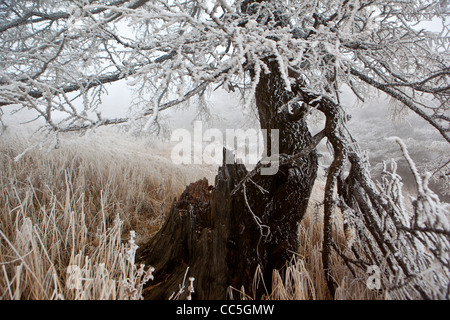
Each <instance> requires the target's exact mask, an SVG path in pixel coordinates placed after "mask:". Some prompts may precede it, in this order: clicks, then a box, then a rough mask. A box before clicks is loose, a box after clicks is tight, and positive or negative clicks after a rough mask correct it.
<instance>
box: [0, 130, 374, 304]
mask: <svg viewBox="0 0 450 320" xmlns="http://www.w3.org/2000/svg"><path fill="white" fill-rule="evenodd" d="M29 144H30V141H27V140H26V139H24V138H23V137H21V136H2V139H1V140H0V212H1V214H0V299H134V298H139V297H140V289H141V285H142V283H143V282H144V281H146V280H150V279H151V270H150V269H148V268H149V266H146V267H145V268H144V269H141V267H140V266H137V265H135V264H134V250H135V245H139V244H141V243H143V242H144V241H146V240H147V239H148V238H149V237H151V236H152V235H153V234H154V233H155V232H156V231H157V230H158V229H159V227H160V226H161V225H162V223H163V221H164V214H165V213H167V211H168V209H169V208H170V205H171V204H172V201H173V199H174V197H177V196H179V195H180V194H181V192H182V191H183V190H184V188H185V186H186V185H187V184H188V183H190V182H192V181H195V180H197V179H199V178H202V177H204V176H206V177H207V178H208V179H210V183H213V181H214V180H213V178H214V175H215V169H214V168H211V167H199V166H184V167H183V166H175V165H174V164H172V163H171V161H170V152H169V149H168V148H167V147H165V146H164V145H162V144H160V143H156V142H153V143H148V142H145V140H143V139H133V138H129V137H128V138H124V137H123V136H119V135H117V134H114V133H111V132H103V133H99V134H91V135H86V136H84V137H72V138H71V139H70V140H68V141H64V143H62V145H61V148H60V149H57V150H52V151H51V152H49V153H48V152H46V150H45V149H43V150H41V149H39V148H36V149H33V150H32V151H30V152H28V153H27V154H25V155H24V156H23V157H22V158H21V159H20V160H19V161H16V162H15V161H14V158H15V157H16V156H17V155H19V154H20V153H21V152H22V151H23V150H24V149H25V148H26V146H28V145H29ZM322 188H323V186H322V185H321V183H320V182H319V183H318V184H317V185H316V188H315V191H314V193H313V196H312V201H311V210H310V211H309V212H308V214H307V215H306V217H305V219H304V220H303V221H302V223H301V232H300V237H301V246H300V248H299V252H298V255H297V256H296V258H295V260H293V261H292V263H291V264H290V265H289V266H288V269H287V271H286V272H285V274H284V275H283V277H282V276H281V275H280V274H278V273H276V274H275V275H274V288H275V289H274V291H273V292H272V293H271V294H270V298H272V299H326V298H328V293H327V292H328V291H327V286H326V283H325V280H324V276H323V269H322V263H321V239H322V225H321V213H320V212H316V210H315V209H314V205H313V204H314V203H315V201H320V198H321V195H322V192H321V190H322ZM336 223H337V224H339V225H341V224H342V221H341V220H340V218H339V216H338V217H337V218H336ZM336 229H338V230H342V228H336ZM336 236H337V238H338V239H341V244H342V245H343V246H345V243H346V241H347V240H346V239H345V236H344V235H343V234H338V235H336ZM333 266H334V274H335V275H336V277H337V279H336V282H337V283H339V284H340V287H339V288H338V289H337V293H336V298H342V299H373V298H376V295H375V294H374V293H373V292H372V291H370V290H369V289H367V288H366V286H365V275H364V274H361V277H360V279H355V278H354V277H353V276H352V275H351V274H350V272H349V271H348V269H347V268H346V267H345V265H344V264H343V262H342V260H339V259H337V257H334V260H333ZM77 272H78V273H77ZM85 279H87V280H85ZM77 281H78V282H77Z"/></svg>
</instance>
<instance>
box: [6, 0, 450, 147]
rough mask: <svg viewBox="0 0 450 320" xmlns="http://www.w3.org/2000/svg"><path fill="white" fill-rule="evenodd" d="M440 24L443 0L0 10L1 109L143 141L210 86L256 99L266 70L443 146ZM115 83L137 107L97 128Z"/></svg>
mask: <svg viewBox="0 0 450 320" xmlns="http://www.w3.org/2000/svg"><path fill="white" fill-rule="evenodd" d="M446 15H448V5H447V2H446V1H443V0H440V1H438V0H434V1H430V0H427V1H425V0H404V1H390V0H339V1H336V0H315V1H309V0H308V1H300V0H284V1H255V0H250V1H249V0H245V1H243V0H240V1H232V0H220V1H214V0H195V1H194V0H190V1H178V0H152V1H148V0H92V1H84V0H74V1H59V0H58V1H56V0H42V1H13V0H10V1H3V2H2V3H0V17H1V19H0V21H2V22H1V23H0V42H1V43H2V46H1V49H0V55H1V59H0V89H1V90H0V105H2V106H3V105H8V104H17V108H21V107H27V108H31V109H34V110H36V112H37V116H38V117H39V118H42V119H44V120H45V121H46V123H47V129H49V130H50V131H49V132H52V133H54V134H55V133H60V132H66V131H74V130H75V131H77V130H83V129H87V128H92V127H97V126H102V125H111V124H123V123H131V122H133V123H136V120H141V121H137V123H142V126H143V127H144V128H145V129H149V128H150V127H151V126H155V125H157V121H158V111H162V110H164V109H167V108H170V107H172V106H175V105H178V104H180V103H183V102H185V101H187V100H188V99H190V98H191V97H193V96H195V95H199V94H200V95H201V94H203V93H205V89H206V88H207V87H208V86H209V85H214V87H217V86H220V85H222V86H224V88H225V89H226V90H230V89H232V90H234V89H235V88H240V89H243V88H247V89H248V90H246V94H248V95H250V96H251V95H253V93H254V90H255V88H256V84H257V83H258V81H259V76H260V75H261V74H262V73H267V72H269V69H268V67H267V66H266V62H267V60H266V59H267V58H270V59H275V60H276V62H277V63H278V65H279V69H280V72H281V75H282V78H283V82H284V84H283V86H284V87H285V89H286V90H288V91H289V90H290V89H291V86H292V85H293V84H294V83H295V82H300V83H301V85H302V86H303V88H304V90H305V91H306V92H312V93H314V94H315V95H319V96H324V97H327V98H329V99H331V100H332V101H335V102H337V103H338V102H339V92H340V91H339V90H340V88H341V86H342V85H343V84H346V85H348V86H349V87H350V88H351V89H352V90H353V91H354V93H355V94H356V95H357V96H358V97H359V98H361V99H363V98H364V95H365V93H366V88H367V87H375V88H376V89H378V90H381V91H384V92H386V93H387V94H389V95H390V96H392V97H393V98H394V99H396V100H398V101H400V102H401V103H402V104H404V105H406V106H407V107H409V108H410V109H412V110H413V111H414V112H416V113H418V114H419V115H420V116H422V117H424V118H425V119H426V120H427V121H428V122H429V123H430V124H431V125H432V126H434V127H435V128H436V129H437V130H439V132H441V134H442V135H443V136H444V137H445V138H446V139H447V140H449V138H448V131H446V128H447V127H448V116H446V114H445V112H446V111H447V109H448V104H447V102H448V73H449V70H448V65H449V52H450V51H449V50H448V35H449V34H448V19H447V18H445V17H446ZM424 20H425V21H431V20H433V21H435V22H436V21H437V22H436V23H441V24H442V27H441V31H440V32H431V31H426V30H422V29H420V28H419V27H418V26H416V25H417V24H418V23H419V22H420V21H424ZM250 70H253V71H254V72H253V73H254V74H253V76H249V75H250V74H249V71H250ZM122 79H126V80H127V81H128V84H129V85H132V86H134V88H135V90H136V92H137V93H138V94H139V95H140V98H139V99H136V101H137V102H136V105H135V106H133V112H132V113H130V114H131V115H130V116H128V117H124V118H115V119H105V118H103V117H102V115H101V112H100V109H99V106H100V104H101V102H102V95H103V94H105V92H106V89H105V85H106V84H108V83H113V82H116V81H119V80H122ZM249 101H251V99H249ZM127 107H128V106H124V108H127ZM55 115H56V116H55ZM55 141H56V140H55ZM55 143H56V142H55Z"/></svg>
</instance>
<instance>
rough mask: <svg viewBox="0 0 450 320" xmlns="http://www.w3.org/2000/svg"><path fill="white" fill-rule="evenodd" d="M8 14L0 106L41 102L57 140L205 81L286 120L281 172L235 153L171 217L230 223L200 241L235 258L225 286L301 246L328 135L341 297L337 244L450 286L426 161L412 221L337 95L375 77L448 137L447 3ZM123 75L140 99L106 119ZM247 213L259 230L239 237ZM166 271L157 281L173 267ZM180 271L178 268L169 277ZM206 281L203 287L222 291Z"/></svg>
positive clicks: (67, 8) (1, 8)
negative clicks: (107, 97) (345, 236)
mask: <svg viewBox="0 0 450 320" xmlns="http://www.w3.org/2000/svg"><path fill="white" fill-rule="evenodd" d="M0 16H1V20H2V21H3V22H2V23H1V25H0V39H1V40H0V41H1V43H2V48H1V49H0V50H1V60H0V64H1V71H0V88H1V90H0V106H6V105H17V108H32V109H34V110H36V111H37V112H38V114H39V117H41V118H43V119H45V121H46V127H45V128H44V129H45V130H47V131H46V132H47V134H48V137H49V138H51V139H54V141H55V143H57V141H58V136H59V135H60V134H63V133H65V132H72V131H83V130H87V129H91V128H97V127H101V126H107V125H118V124H126V123H130V122H138V123H142V126H143V128H145V129H146V128H151V127H152V126H153V125H155V124H156V123H157V121H158V115H159V112H161V111H163V110H166V109H169V108H171V107H174V106H176V105H179V104H182V103H184V102H186V101H188V100H189V99H191V98H193V97H195V96H200V97H201V96H203V95H204V94H205V93H206V92H207V89H208V88H216V87H223V88H225V89H226V90H236V89H240V90H243V89H245V94H246V95H247V96H248V97H251V98H254V100H251V99H247V101H254V103H255V106H256V109H257V111H258V116H259V122H260V125H261V128H262V129H269V132H270V129H279V130H280V141H279V153H280V156H281V160H280V166H279V172H278V173H277V174H276V175H274V176H263V175H261V174H260V170H261V168H263V167H264V164H262V163H259V164H258V165H257V166H256V168H255V169H254V170H253V171H251V172H247V171H246V170H245V169H244V168H242V167H241V166H239V165H237V164H236V165H233V166H231V167H230V166H229V165H224V166H223V167H222V169H221V170H222V173H220V172H219V175H218V177H217V179H216V186H215V189H214V190H213V191H212V192H211V191H210V190H206V189H205V186H204V185H203V184H202V183H201V182H199V183H198V184H195V185H193V186H192V187H191V189H189V188H188V189H187V190H186V192H185V194H184V196H182V198H181V199H180V201H181V200H183V201H184V202H182V201H181V202H178V203H176V204H174V207H173V209H172V214H171V215H170V216H169V218H168V221H167V223H166V226H165V228H166V227H167V228H169V229H170V228H172V227H173V228H172V229H171V230H172V231H173V232H177V234H178V236H179V237H180V238H179V240H180V241H182V242H183V243H186V241H188V242H189V241H191V240H193V239H195V241H200V240H199V239H198V238H194V237H193V232H196V231H198V233H200V234H202V235H204V232H212V234H213V235H220V237H219V238H220V239H219V238H217V239H219V240H217V242H214V244H215V245H218V246H221V247H220V248H221V249H220V250H213V247H212V245H211V242H208V241H209V240H205V239H203V240H202V241H204V242H203V243H202V244H201V245H200V247H201V248H203V249H204V250H203V251H201V250H200V252H201V253H202V254H204V257H205V256H207V255H206V254H213V255H214V256H213V257H212V258H211V259H215V261H216V262H215V263H216V266H217V264H218V263H219V262H217V261H219V259H221V260H220V261H221V262H227V263H222V264H221V269H220V271H224V270H225V269H226V271H227V272H226V274H225V275H223V276H224V277H226V278H223V279H221V280H220V281H222V282H221V283H222V285H228V284H233V285H239V282H240V283H241V284H242V285H243V286H244V287H245V288H246V289H247V290H252V289H251V272H254V270H255V268H256V267H257V266H259V267H260V268H261V269H262V270H263V272H264V274H265V275H266V277H267V278H268V279H269V278H270V273H271V271H272V269H273V268H281V267H282V265H283V263H284V261H285V260H286V259H288V258H289V255H290V252H291V251H292V250H295V248H296V246H297V245H298V242H297V241H298V240H296V234H297V231H296V228H297V224H298V223H299V221H300V220H301V219H302V217H303V215H304V213H305V211H306V207H307V203H308V198H309V195H310V193H311V190H312V186H313V183H314V181H315V179H316V172H317V166H318V160H317V155H316V152H315V149H316V146H317V144H318V143H319V142H320V141H321V140H323V139H325V138H326V139H327V140H328V142H329V145H330V146H331V148H332V151H333V152H332V155H333V161H332V163H331V164H330V166H329V169H328V173H327V180H326V186H325V192H324V203H323V205H324V212H325V216H324V239H323V264H324V269H325V277H326V280H327V283H328V287H329V289H330V292H331V294H333V292H334V286H335V284H334V282H333V277H332V272H331V269H330V262H329V257H330V253H331V251H332V250H336V251H337V252H338V253H339V254H340V255H341V256H342V258H343V259H344V260H345V261H346V262H347V263H348V265H349V268H351V269H352V268H354V267H359V268H367V266H370V265H381V264H382V263H383V262H386V261H387V265H388V267H387V268H386V270H385V271H384V273H385V275H386V276H387V277H388V278H389V277H390V276H392V275H395V277H396V279H397V282H396V283H395V286H396V293H395V295H396V296H397V297H416V296H417V295H419V296H421V297H422V298H430V297H431V298H432V297H445V296H446V295H447V297H448V294H449V293H448V290H447V289H446V288H447V286H448V283H449V282H448V280H449V257H448V248H449V238H448V236H449V231H448V228H447V226H446V223H445V221H446V219H447V218H446V217H445V213H442V212H444V211H445V208H443V206H442V205H441V204H440V203H439V201H438V199H436V197H435V195H434V194H433V193H432V192H431V191H430V190H429V189H428V187H427V184H426V182H425V183H424V182H423V180H421V179H420V178H419V176H418V174H417V175H416V176H417V177H418V178H417V185H418V190H419V197H418V199H417V201H416V210H415V212H414V214H413V218H412V219H410V218H401V217H402V215H403V216H404V215H406V213H405V212H404V208H403V206H402V199H401V197H400V196H401V195H400V193H399V189H398V186H399V185H398V176H397V175H396V173H395V171H394V172H391V173H387V171H386V176H390V177H391V178H392V179H391V180H389V179H386V180H383V182H382V183H381V184H379V185H376V184H375V183H374V182H373V181H372V178H371V177H370V172H369V170H368V168H367V166H366V163H365V161H366V160H365V159H364V157H363V156H362V155H361V152H360V150H359V148H358V146H357V144H356V141H354V139H353V138H352V136H351V134H350V133H349V132H348V130H347V129H346V122H347V121H348V119H349V116H348V115H347V114H346V112H345V108H344V107H345V106H342V105H341V100H340V92H341V90H342V88H343V87H344V86H346V87H348V88H349V90H351V91H352V92H353V93H354V94H355V95H356V96H357V97H358V98H359V99H361V100H364V99H365V97H366V96H367V95H368V94H369V93H370V91H371V90H375V91H379V92H383V93H384V94H386V95H387V96H389V97H391V98H392V100H393V101H395V102H397V103H398V104H399V105H400V106H401V107H402V108H407V109H409V110H411V111H412V112H414V113H415V114H417V115H418V116H419V117H421V118H423V119H424V120H426V121H427V123H428V124H429V125H430V126H431V127H433V128H435V129H436V130H437V131H438V132H439V133H440V135H441V136H442V138H443V139H444V140H445V141H447V142H450V136H449V120H450V118H449V117H448V114H447V112H448V109H449V105H448V99H449V95H450V90H449V89H450V87H449V82H448V77H449V74H450V68H449V50H448V20H447V19H448V5H447V1H445V0H440V1H437V0H406V1H387V0H316V1H301V0H284V1H270V0H236V1H232V0H217V1H213V0H190V1H189V0H186V1H178V0H153V1H148V0H116V1H114V0H78V1H53V0H36V1H17V0H3V1H1V2H0ZM422 20H433V21H435V22H439V23H441V24H442V28H441V29H442V31H441V32H440V33H436V32H431V31H427V30H424V29H420V28H419V26H418V24H419V23H420V22H421V21H422ZM122 79H129V80H130V81H132V83H133V84H134V85H135V86H136V87H137V90H138V91H139V93H140V97H141V99H140V103H138V104H137V105H136V106H134V108H135V112H134V116H133V117H131V116H130V117H124V118H115V119H104V118H103V117H102V115H101V113H100V112H98V106H99V104H100V103H101V97H102V94H104V90H105V85H106V84H109V83H113V82H117V81H119V80H122ZM78 100H80V101H81V103H80V104H81V105H82V107H81V108H80V107H79V106H78V105H77V103H76V101H78ZM312 112H318V113H321V114H323V115H324V116H325V118H326V123H325V127H324V129H323V131H321V132H320V133H318V134H317V135H315V136H312V135H311V133H310V132H309V129H308V125H307V120H308V117H307V116H308V115H309V114H311V113H312ZM60 113H63V114H65V117H64V118H63V119H62V120H61V119H59V120H58V119H56V118H55V117H54V115H55V114H60ZM269 137H270V135H269ZM268 140H269V138H268ZM402 147H403V146H402ZM403 149H404V148H403ZM269 153H270V150H269ZM406 154H407V153H406V151H405V155H406ZM447 164H448V162H447ZM411 168H413V166H412V165H411ZM445 168H446V167H443V168H441V169H443V170H444V169H445ZM346 169H348V170H346ZM347 171H348V172H347ZM413 171H414V172H415V173H417V170H415V169H414V170H413ZM228 178H229V179H228ZM230 181H232V182H230ZM224 183H225V185H224ZM394 186H395V187H394ZM218 190H221V191H220V192H219V191H218ZM335 190H337V196H335V194H334V192H335ZM221 192H222V193H221ZM193 195H196V196H195V197H193ZM205 201H206V202H208V201H209V204H207V205H206V204H205ZM219 203H221V204H223V206H224V207H223V208H222V209H221V210H222V212H223V213H224V214H229V216H230V217H229V220H227V221H228V222H227V223H229V224H228V225H229V229H228V230H222V231H220V232H222V233H220V232H219V231H217V229H218V228H213V227H212V224H211V223H212V221H210V220H211V219H213V220H214V219H217V216H214V215H213V214H212V212H213V211H214V210H213V209H212V208H213V207H215V206H216V205H217V204H219ZM187 205H191V206H190V207H189V206H188V207H185V206H187ZM337 206H339V207H340V209H341V210H342V212H344V214H345V215H346V219H347V220H346V221H348V223H347V227H348V228H350V229H352V228H353V230H354V231H355V237H356V238H357V239H358V241H356V243H357V245H355V246H354V247H352V250H351V253H349V254H345V253H343V252H341V250H340V249H339V248H338V247H337V246H336V245H335V243H334V241H333V238H332V226H333V225H332V221H331V220H332V216H333V214H334V212H335V209H336V207H337ZM191 207H192V208H194V209H192V210H193V211H192V213H191V215H190V216H189V217H191V218H192V217H199V218H201V217H203V218H204V220H203V221H200V222H199V221H191V222H192V223H194V224H197V226H198V228H197V227H195V228H194V229H189V228H187V229H185V227H184V226H183V225H181V224H177V223H176V221H175V220H176V219H175V218H176V217H175V216H176V215H177V214H180V210H187V209H188V208H191ZM216 207H217V206H216ZM224 208H225V209H224ZM170 217H172V218H170ZM191 218H189V219H191ZM200 220H201V219H200ZM189 221H190V220H189ZM239 226H241V227H245V228H247V229H246V230H249V232H246V233H245V236H243V235H240V233H238V232H237V230H238V227H239ZM163 229H164V228H163ZM166 230H167V229H166ZM250 230H251V231H250ZM387 234H390V235H392V234H396V235H397V236H396V237H393V236H390V237H388V236H387ZM162 235H163V231H161V232H160V233H159V235H157V236H156V237H155V239H158V237H162ZM166 236H167V232H166ZM202 237H203V236H202ZM204 237H206V236H204ZM224 240H225V241H226V242H227V247H226V248H225V247H223V246H224V245H225V244H224V243H223V241H224ZM154 241H155V240H154ZM161 241H162V240H161ZM221 241H222V242H221ZM162 242H163V243H169V242H167V241H166V242H164V241H162ZM199 243H200V242H199ZM205 243H209V244H206V246H207V247H205ZM152 245H155V243H153V244H150V245H149V246H147V247H146V248H145V249H143V250H142V251H141V253H142V259H143V260H145V261H146V262H152V263H154V262H155V261H153V260H152V255H153V256H154V257H156V256H157V257H159V258H161V257H162V255H163V253H164V252H163V251H164V250H166V251H167V248H163V247H162V246H161V247H159V249H158V250H159V251H158V250H153V249H152ZM401 248H404V249H401ZM424 248H427V250H428V251H429V252H430V253H425V251H426V250H425V249H424ZM216 249H217V248H216ZM182 251H183V250H181V251H180V250H178V251H176V250H175V248H174V250H173V251H172V252H177V253H178V254H179V255H182V254H183V252H182ZM399 251H402V254H401V255H399V254H396V252H399ZM155 252H159V254H158V253H155ZM189 252H190V253H191V251H189ZM194 252H195V254H198V252H199V251H198V250H194ZM144 253H145V254H144ZM179 255H178V256H177V257H175V256H172V257H167V256H166V259H167V261H165V262H166V263H169V262H171V264H173V263H174V261H175V260H176V259H178V260H177V261H179V262H183V261H184V262H187V261H189V263H192V264H194V265H195V261H193V260H192V259H191V258H192V257H190V258H189V257H181V256H179ZM219 255H222V256H219ZM196 258H197V259H199V256H197V257H196ZM174 259H175V260H174ZM189 259H191V260H189ZM433 261H438V264H439V266H440V268H442V269H443V271H442V272H441V271H439V272H438V271H436V270H434V269H433V271H430V272H431V273H432V277H431V278H432V281H434V283H435V284H436V285H435V286H434V287H433V288H432V289H424V288H422V287H421V286H420V285H419V282H420V281H419V280H420V279H421V277H422V274H423V272H424V270H428V269H429V268H430V265H431V264H432V262H433ZM212 265H214V263H212ZM167 268H170V266H169V267H167ZM167 268H166V273H165V274H162V273H160V274H159V277H160V279H162V278H161V277H167V276H168V275H169V274H170V272H172V275H173V272H175V271H174V268H173V266H172V269H171V271H170V272H169V271H168V270H167ZM197 268H200V269H201V266H200V265H198V266H197ZM192 269H193V268H191V270H192ZM217 270H219V269H217ZM182 276H184V274H181V271H177V274H176V275H173V279H177V280H179V279H181V280H182ZM155 278H156V279H158V268H157V270H156V272H155ZM391 279H392V277H391ZM197 281H199V282H201V283H211V281H212V280H211V275H210V274H208V273H207V272H204V271H203V272H200V271H198V274H197ZM227 281H228V282H231V283H226V282H227ZM430 281H431V280H430ZM172 284H173V283H172ZM164 285H167V282H166V284H163V285H162V286H164ZM210 286H211V284H210ZM386 286H388V285H386ZM160 287H161V286H160ZM166 289H167V288H166ZM149 292H150V291H149ZM204 292H205V294H204V296H203V297H209V296H208V293H209V294H211V296H212V293H211V292H210V291H208V290H206V289H205V290H204Z"/></svg>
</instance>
